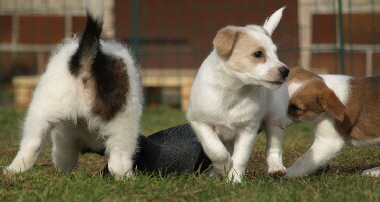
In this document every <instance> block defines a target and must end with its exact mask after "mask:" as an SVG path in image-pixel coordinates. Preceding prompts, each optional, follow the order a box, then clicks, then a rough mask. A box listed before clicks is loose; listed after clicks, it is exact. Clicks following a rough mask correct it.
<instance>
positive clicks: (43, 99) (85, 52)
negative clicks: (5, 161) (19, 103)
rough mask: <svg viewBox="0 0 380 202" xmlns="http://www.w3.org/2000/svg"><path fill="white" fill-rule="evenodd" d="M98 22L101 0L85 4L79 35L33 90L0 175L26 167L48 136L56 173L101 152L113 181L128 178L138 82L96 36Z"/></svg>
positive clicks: (117, 48) (115, 50) (125, 53)
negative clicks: (89, 153)
mask: <svg viewBox="0 0 380 202" xmlns="http://www.w3.org/2000/svg"><path fill="white" fill-rule="evenodd" d="M102 24H103V1H101V0H88V1H87V25H86V29H85V32H84V34H83V37H82V38H81V39H78V38H70V39H66V40H65V42H64V43H63V44H61V45H60V46H59V47H58V49H57V50H56V51H55V52H53V54H52V57H51V58H50V60H49V62H48V64H47V68H46V72H45V73H44V74H43V75H42V76H41V79H40V81H39V83H38V85H37V88H36V89H35V91H34V94H33V98H32V101H31V103H30V106H29V109H28V113H27V116H26V119H25V122H24V126H23V136H22V140H21V144H20V150H19V152H18V153H17V156H16V157H15V159H14V160H13V162H12V163H11V164H10V165H9V166H7V167H6V168H5V169H4V172H5V173H18V172H23V171H26V170H28V169H30V168H31V167H32V166H33V164H34V163H35V161H36V159H37V157H38V156H39V154H40V152H41V150H42V148H43V145H44V142H45V139H46V136H47V134H49V133H51V135H52V141H53V154H52V155H53V161H54V164H55V166H56V167H57V168H58V169H59V170H62V171H65V172H69V171H71V170H73V169H74V168H75V167H76V166H77V162H78V154H79V153H80V152H86V151H92V152H101V151H104V150H105V151H106V154H107V156H108V157H109V161H108V167H109V169H110V172H111V173H112V174H113V175H115V178H116V179H119V178H122V177H124V176H129V175H131V174H132V166H133V162H132V156H133V155H134V153H135V150H136V142H137V137H138V133H139V128H140V126H139V125H140V117H141V114H142V102H143V101H142V99H143V98H142V87H141V79H140V75H139V69H138V67H137V66H136V65H135V62H134V60H133V58H132V56H131V54H130V53H129V50H128V48H127V47H126V46H124V45H123V44H120V43H118V42H116V41H114V40H103V39H100V38H99V37H100V34H101V31H102Z"/></svg>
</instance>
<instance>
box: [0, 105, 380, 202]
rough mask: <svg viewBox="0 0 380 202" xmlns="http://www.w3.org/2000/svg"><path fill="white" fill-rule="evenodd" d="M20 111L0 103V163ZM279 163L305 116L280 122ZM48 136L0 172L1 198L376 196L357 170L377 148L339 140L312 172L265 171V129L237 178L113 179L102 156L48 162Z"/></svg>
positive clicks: (153, 113)
mask: <svg viewBox="0 0 380 202" xmlns="http://www.w3.org/2000/svg"><path fill="white" fill-rule="evenodd" d="M22 116H23V113H22V112H17V111H14V110H7V109H0V147H1V150H0V166H1V169H2V168H3V166H5V165H8V164H9V163H10V162H11V160H12V159H13V157H14V156H15V154H16V152H17V149H18V140H19V137H18V134H19V129H18V127H19V123H20V121H21V120H22ZM185 122H186V119H185V115H184V113H183V112H181V111H179V110H176V109H172V108H168V107H157V108H154V109H149V110H147V111H146V112H145V113H144V116H143V118H142V131H141V132H142V134H144V135H149V134H152V133H154V132H156V131H159V130H161V129H165V128H167V127H171V126H175V125H179V124H182V123H185ZM286 133H287V134H286V137H285V141H284V164H285V166H290V165H291V164H292V163H293V162H294V161H295V160H296V159H297V157H299V156H300V155H302V153H303V152H305V151H306V150H307V148H308V147H309V146H310V145H311V143H312V141H313V134H312V131H311V129H310V125H308V124H299V125H295V126H292V127H290V128H288V129H287V130H286ZM50 145H51V143H50V140H48V143H47V145H46V147H45V149H44V151H43V152H42V154H41V156H40V158H39V159H38V160H37V163H36V165H35V166H34V167H33V169H32V170H30V171H28V172H26V173H21V174H18V175H15V176H5V175H3V174H2V173H1V174H0V179H1V185H0V201H307V202H309V201H334V202H336V201H380V179H379V178H371V177H361V176H359V173H360V172H361V171H362V170H364V169H367V168H370V167H374V166H380V150H379V149H378V148H369V149H354V148H345V149H344V150H343V151H342V153H341V154H340V155H339V156H338V157H337V158H336V159H335V160H334V161H333V162H332V164H331V166H330V170H328V171H326V172H323V173H322V174H320V175H318V176H314V177H307V178H302V179H295V180H294V179H292V180H283V179H280V178H270V177H268V175H267V174H266V169H267V168H266V163H265V159H264V149H265V136H264V135H263V134H260V135H259V136H258V138H257V141H256V144H255V148H254V151H253V153H252V156H251V158H250V161H249V164H248V169H247V176H246V177H245V178H244V181H243V182H242V183H241V184H231V183H227V182H225V180H221V179H215V178H207V177H204V176H201V175H195V174H193V175H171V176H147V175H143V174H141V173H137V174H136V176H135V177H134V178H132V179H129V180H126V181H115V180H113V179H112V178H103V177H101V175H100V171H101V170H102V168H103V166H104V165H105V164H106V159H105V158H104V157H101V156H98V155H95V154H85V155H82V156H81V157H80V162H79V167H78V169H77V170H75V171H74V172H72V173H70V174H63V173H60V172H57V171H56V170H54V166H53V164H52V162H51V158H50V153H51V149H50Z"/></svg>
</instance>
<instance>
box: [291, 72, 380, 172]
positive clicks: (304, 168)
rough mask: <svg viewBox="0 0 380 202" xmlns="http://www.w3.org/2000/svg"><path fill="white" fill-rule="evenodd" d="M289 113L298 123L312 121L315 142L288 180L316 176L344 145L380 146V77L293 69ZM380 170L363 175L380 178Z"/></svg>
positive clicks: (370, 170)
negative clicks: (358, 76)
mask: <svg viewBox="0 0 380 202" xmlns="http://www.w3.org/2000/svg"><path fill="white" fill-rule="evenodd" d="M287 85H288V89H289V96H290V101H289V110H288V114H289V117H290V118H291V119H293V120H294V121H295V122H305V121H311V122H312V123H313V126H314V132H315V140H314V143H313V145H312V146H311V147H310V149H309V150H308V151H307V152H306V153H305V154H304V155H302V156H301V157H300V158H299V159H298V160H297V161H296V162H295V163H294V164H293V165H292V166H291V167H290V168H289V169H287V171H286V175H285V177H301V176H306V175H311V174H313V173H314V172H315V171H316V170H317V169H318V168H321V167H324V166H326V165H327V164H328V162H329V161H330V160H332V159H333V158H334V157H335V156H336V155H337V154H338V152H339V151H340V150H341V149H342V147H343V146H344V145H349V146H354V147H365V146H374V145H378V144H379V143H380V134H379V132H378V128H379V123H380V118H379V116H378V115H379V114H380V103H379V98H380V88H379V86H380V77H364V78H353V77H349V76H344V75H320V76H318V75H316V74H314V73H311V72H309V71H306V70H304V69H302V68H300V67H297V68H292V69H291V71H290V76H289V80H288V81H287ZM379 174H380V167H377V168H373V169H369V170H365V171H364V172H362V175H370V176H379Z"/></svg>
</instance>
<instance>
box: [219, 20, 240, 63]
mask: <svg viewBox="0 0 380 202" xmlns="http://www.w3.org/2000/svg"><path fill="white" fill-rule="evenodd" d="M240 33H241V32H240V30H239V29H238V28H237V27H233V26H228V27H225V28H223V29H221V30H219V31H218V33H217V34H216V37H215V38H214V41H213V44H214V46H215V48H216V50H218V52H219V54H220V55H221V56H223V57H226V56H228V55H229V54H230V53H231V51H232V49H233V46H234V43H235V41H236V39H237V38H238V36H239V35H240Z"/></svg>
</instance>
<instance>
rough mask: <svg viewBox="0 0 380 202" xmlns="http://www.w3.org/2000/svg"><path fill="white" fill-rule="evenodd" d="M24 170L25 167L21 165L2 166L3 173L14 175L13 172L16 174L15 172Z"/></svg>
mask: <svg viewBox="0 0 380 202" xmlns="http://www.w3.org/2000/svg"><path fill="white" fill-rule="evenodd" d="M25 170H26V169H25V167H23V166H21V167H18V166H12V165H9V166H5V167H4V169H3V174H4V175H14V174H17V173H21V172H24V171H25Z"/></svg>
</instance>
